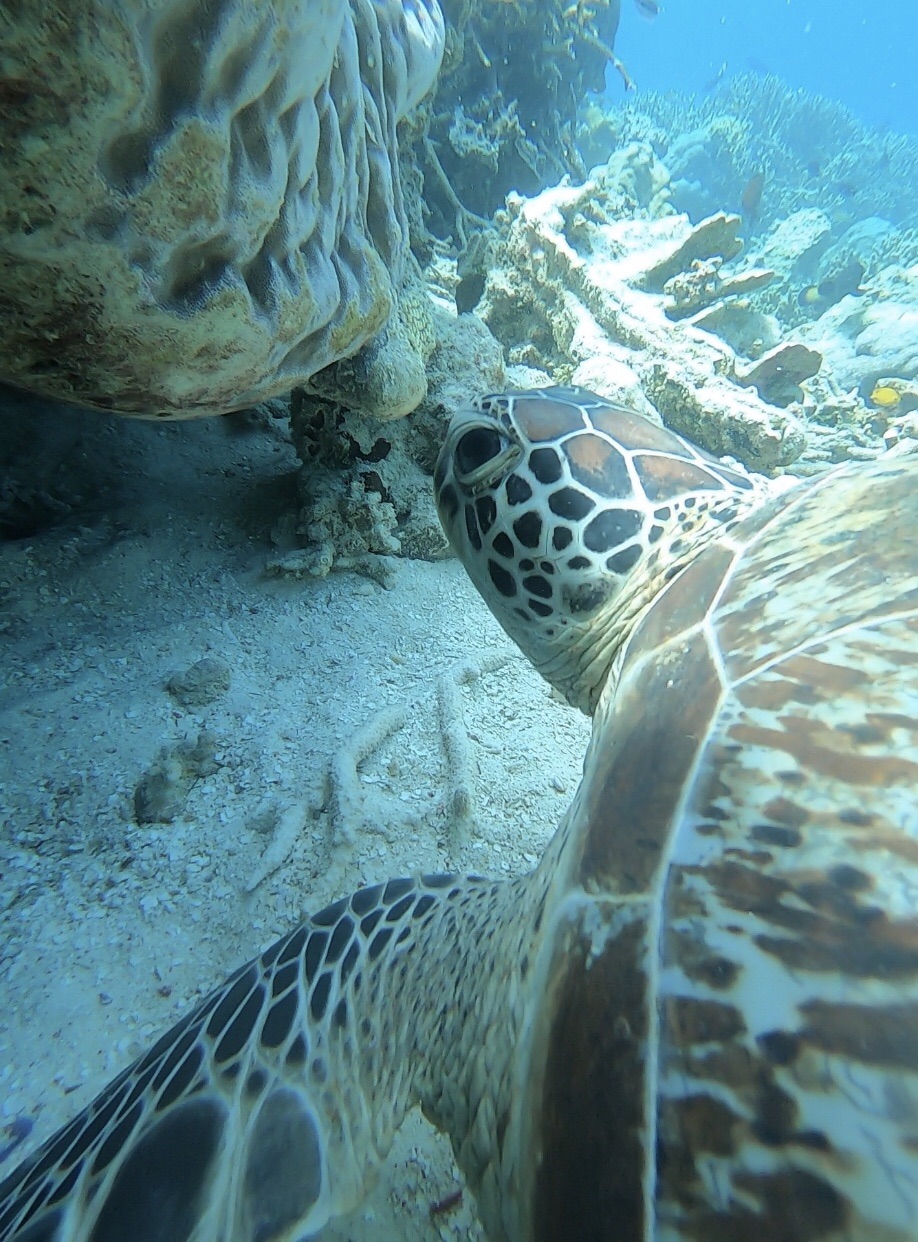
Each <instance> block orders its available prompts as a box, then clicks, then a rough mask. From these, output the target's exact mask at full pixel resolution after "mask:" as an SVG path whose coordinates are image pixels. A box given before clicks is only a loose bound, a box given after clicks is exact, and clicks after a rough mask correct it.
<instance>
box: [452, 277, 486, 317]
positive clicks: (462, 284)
mask: <svg viewBox="0 0 918 1242" xmlns="http://www.w3.org/2000/svg"><path fill="white" fill-rule="evenodd" d="M484 288H485V278H484V276H482V275H481V273H480V272H472V273H470V274H469V275H468V276H463V277H462V279H461V280H460V281H459V283H458V285H456V293H455V298H456V313H457V314H459V315H467V314H468V313H469V312H470V311H473V310H474V309H475V307H476V306H477V305H478V303H479V302H480V301H481V295H482V294H483V293H484Z"/></svg>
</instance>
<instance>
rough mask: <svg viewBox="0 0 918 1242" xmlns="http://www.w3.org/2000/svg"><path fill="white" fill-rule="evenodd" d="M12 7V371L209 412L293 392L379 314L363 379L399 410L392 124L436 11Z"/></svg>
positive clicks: (423, 75) (112, 403)
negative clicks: (378, 341)
mask: <svg viewBox="0 0 918 1242" xmlns="http://www.w3.org/2000/svg"><path fill="white" fill-rule="evenodd" d="M12 13H13V16H11V17H8V19H7V26H6V28H5V30H4V61H3V69H2V80H0V109H2V113H3V121H4V176H3V180H2V188H0V216H2V225H3V227H2V233H3V241H2V245H0V279H2V285H3V296H4V315H3V317H2V324H0V354H2V357H3V374H4V377H5V378H6V379H7V380H9V381H12V382H13V383H15V384H17V385H20V386H21V387H24V388H29V389H32V390H34V391H38V392H43V393H46V394H50V395H53V396H56V397H60V398H64V399H67V400H71V401H76V402H80V403H83V404H93V405H97V406H102V407H106V408H112V409H115V410H118V411H121V412H125V413H134V414H142V415H160V416H172V417H187V416H192V415H196V414H208V413H218V412H223V411H225V410H227V409H233V408H239V407H242V406H246V405H251V404H252V403H253V402H256V401H258V400H261V399H264V398H265V397H268V396H270V395H272V394H274V393H279V392H284V391H289V389H290V388H291V387H292V386H293V385H294V384H296V383H298V382H301V381H303V380H305V379H307V378H309V377H310V376H312V375H314V374H315V373H316V372H317V371H319V370H320V369H321V368H323V367H326V366H328V365H329V364H331V363H333V362H335V361H338V360H340V359H342V358H347V357H350V356H351V355H353V354H354V353H356V351H357V350H358V349H360V347H361V346H363V345H364V344H366V343H368V342H370V341H372V340H373V338H374V337H377V336H378V334H379V333H380V332H382V331H383V330H384V329H386V325H387V323H389V325H390V326H389V329H388V335H387V338H386V341H385V343H384V344H383V345H382V346H381V348H380V349H379V350H378V351H377V353H376V354H374V355H372V356H371V357H370V358H369V359H368V361H367V362H366V365H365V370H366V373H367V375H368V376H369V377H370V379H371V381H372V382H373V383H375V384H376V387H377V388H378V390H379V391H380V392H381V394H382V400H383V401H384V403H385V406H386V412H387V413H390V414H391V413H392V412H393V411H396V412H404V410H405V409H406V408H409V407H410V405H411V402H412V401H413V400H414V399H415V397H417V396H419V395H420V392H421V388H420V385H419V384H418V382H417V371H418V369H419V368H420V367H422V366H423V363H421V362H419V361H417V360H415V359H414V357H413V354H412V351H413V350H414V348H415V343H414V341H413V340H412V337H411V332H410V329H409V328H408V326H407V324H406V322H405V312H404V309H403V313H402V315H401V317H399V316H396V317H395V319H394V320H392V311H393V307H394V306H395V305H396V304H397V303H398V301H399V291H400V288H401V284H402V274H403V268H404V259H405V253H406V248H407V221H406V216H405V211H404V204H403V198H402V187H401V182H400V176H399V168H398V160H397V155H398V144H397V139H396V126H397V124H398V122H399V120H400V119H401V118H402V117H404V116H405V115H406V113H407V112H408V111H409V110H410V109H411V108H412V107H413V106H414V105H415V104H416V103H417V102H418V101H419V100H420V98H421V97H422V96H423V95H424V93H425V92H426V91H427V90H428V89H429V87H430V86H431V84H432V83H433V81H434V78H435V76H436V73H437V69H438V65H439V62H440V57H441V52H442V47H443V39H444V32H443V22H442V17H441V14H440V10H439V8H438V7H437V2H436V0H412V2H411V3H404V4H403V3H402V0H378V2H374V3H371V2H370V0H317V2H316V3H311V4H301V3H293V2H292V0H272V2H270V3H266V4H264V5H252V4H249V3H246V2H245V0H228V2H227V3H225V4H219V5H212V4H208V3H206V2H205V0H191V2H188V3H185V2H183V3H179V2H178V0H159V2H158V3H156V4H153V5H149V4H147V3H144V2H143V0H126V2H125V3H124V4H120V5H118V6H112V5H109V4H105V3H103V2H102V0H93V2H92V3H91V4H89V5H85V6H81V7H80V9H79V13H78V14H76V10H74V11H73V12H71V11H70V9H69V8H68V7H66V6H65V7H64V8H60V7H57V6H51V7H47V8H36V7H35V6H24V7H21V8H20V7H17V8H15V9H14V10H12ZM75 14H76V15H75ZM390 321H391V322H390ZM403 365H404V367H405V372H406V374H408V372H411V371H412V369H413V374H411V375H409V378H408V383H407V388H408V391H407V392H404V393H399V392H398V391H396V389H397V383H395V384H394V383H393V367H395V368H396V369H397V368H399V367H401V366H403ZM379 373H382V375H381V378H379Z"/></svg>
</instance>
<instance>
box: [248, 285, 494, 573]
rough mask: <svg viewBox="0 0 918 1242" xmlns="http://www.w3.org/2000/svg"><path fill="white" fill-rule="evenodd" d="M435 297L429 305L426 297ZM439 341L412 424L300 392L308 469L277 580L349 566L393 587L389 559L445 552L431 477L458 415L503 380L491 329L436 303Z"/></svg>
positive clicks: (295, 412)
mask: <svg viewBox="0 0 918 1242" xmlns="http://www.w3.org/2000/svg"><path fill="white" fill-rule="evenodd" d="M429 301H430V300H429ZM430 306H431V308H432V317H433V326H434V335H435V337H436V339H437V341H438V344H437V345H436V347H435V348H434V350H433V352H432V353H431V356H430V360H429V363H428V367H427V388H428V392H427V396H426V397H425V398H424V400H423V401H422V402H421V404H420V406H419V408H418V409H417V410H416V411H415V413H414V414H413V415H412V417H411V418H410V419H405V420H400V421H395V422H391V421H390V422H385V421H383V420H381V419H378V418H366V417H364V416H363V415H362V414H360V413H359V411H355V410H354V409H353V408H348V407H344V406H342V405H338V404H332V403H329V402H328V401H325V400H323V399H320V398H317V397H315V395H313V394H311V393H308V392H306V391H305V390H303V389H297V390H296V391H295V392H294V394H293V400H292V403H291V426H292V430H293V439H294V444H295V445H296V449H297V453H298V454H299V456H300V458H301V460H302V462H303V467H302V469H301V471H300V474H299V480H298V491H299V499H298V511H297V514H296V517H295V519H294V520H293V522H292V529H290V530H288V531H285V532H279V536H278V542H283V540H284V539H286V541H287V543H288V544H290V545H293V546H288V547H287V548H286V549H283V550H281V552H280V555H279V556H278V557H277V558H276V559H275V561H274V562H273V563H272V567H271V568H272V571H273V572H275V573H279V574H286V575H291V574H292V575H296V576H307V577H317V578H324V577H325V576H326V575H327V574H328V573H329V572H330V571H331V570H332V569H351V570H356V571H357V572H358V573H362V574H364V575H366V576H368V577H370V578H372V579H373V580H374V581H376V582H381V583H383V584H387V583H388V582H389V580H390V579H391V576H392V573H393V564H392V559H391V558H392V557H395V556H400V555H401V556H413V557H420V558H423V559H428V560H429V559H433V558H436V557H439V556H442V555H444V554H446V550H447V549H446V543H445V540H444V537H443V533H442V530H441V528H440V523H439V521H438V519H437V515H436V511H435V510H434V506H433V500H432V496H431V490H430V475H431V474H432V473H433V468H434V462H435V460H436V456H437V452H438V450H439V446H440V442H441V440H442V436H443V428H444V425H445V423H446V421H447V420H448V419H449V417H450V415H451V414H452V413H453V411H454V410H455V409H456V408H457V407H458V406H459V405H461V404H462V403H463V402H465V401H468V400H469V399H470V398H471V397H472V396H473V395H475V394H476V393H478V392H479V391H481V390H482V389H499V388H501V387H503V386H504V385H505V383H506V372H505V368H504V361H503V355H502V352H501V349H500V346H499V345H498V343H497V342H496V341H495V340H494V338H493V337H492V336H491V333H490V332H489V331H488V329H487V328H486V327H485V325H484V324H483V323H482V322H481V321H480V320H479V319H477V318H475V317H473V316H471V315H461V316H459V317H456V316H455V314H454V313H452V311H451V309H448V308H447V306H446V305H444V304H442V303H441V304H439V305H438V304H437V303H436V302H435V301H430Z"/></svg>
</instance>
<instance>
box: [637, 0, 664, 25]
mask: <svg viewBox="0 0 918 1242" xmlns="http://www.w3.org/2000/svg"><path fill="white" fill-rule="evenodd" d="M634 7H635V8H636V9H637V11H638V12H639V13H640V15H641V17H643V18H644V20H645V21H648V22H652V21H653V19H654V18H655V17H656V16H657V14H658V13H661V12H662V11H663V10H662V9H661V8H660V6H659V4H657V0H634Z"/></svg>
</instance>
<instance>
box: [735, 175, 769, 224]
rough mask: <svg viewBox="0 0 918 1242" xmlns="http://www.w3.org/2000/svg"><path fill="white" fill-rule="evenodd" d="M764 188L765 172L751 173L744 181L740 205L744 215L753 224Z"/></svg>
mask: <svg viewBox="0 0 918 1242" xmlns="http://www.w3.org/2000/svg"><path fill="white" fill-rule="evenodd" d="M764 189H765V174H764V173H763V172H757V173H753V174H752V176H751V177H750V178H749V180H748V181H747V182H746V186H745V189H744V190H743V194H742V197H741V198H740V206H741V207H742V211H743V215H744V217H745V218H746V219H747V220H748V221H749V223H750V224H755V222H756V219H757V217H758V214H759V207H760V206H761V204H762V191H763V190H764Z"/></svg>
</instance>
